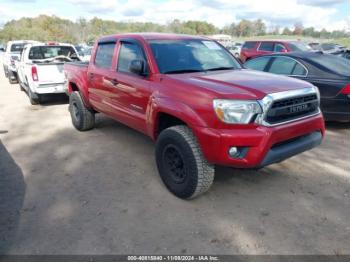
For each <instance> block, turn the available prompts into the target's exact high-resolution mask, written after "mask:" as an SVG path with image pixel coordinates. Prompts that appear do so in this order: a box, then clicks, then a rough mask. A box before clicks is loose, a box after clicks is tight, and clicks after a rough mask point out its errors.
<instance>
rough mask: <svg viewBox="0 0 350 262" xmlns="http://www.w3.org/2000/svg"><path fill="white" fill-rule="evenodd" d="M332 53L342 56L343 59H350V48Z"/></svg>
mask: <svg viewBox="0 0 350 262" xmlns="http://www.w3.org/2000/svg"><path fill="white" fill-rule="evenodd" d="M332 55H336V56H339V57H343V58H345V59H350V50H349V49H346V50H344V51H340V52H336V53H334V54H332Z"/></svg>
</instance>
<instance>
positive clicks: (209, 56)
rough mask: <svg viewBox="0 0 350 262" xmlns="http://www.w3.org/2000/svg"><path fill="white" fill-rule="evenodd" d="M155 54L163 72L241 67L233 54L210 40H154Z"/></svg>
mask: <svg viewBox="0 0 350 262" xmlns="http://www.w3.org/2000/svg"><path fill="white" fill-rule="evenodd" d="M149 44H150V46H151V49H152V52H153V55H154V57H155V59H156V61H157V65H158V68H159V71H160V72H161V73H162V74H170V73H187V72H203V71H207V70H225V69H237V68H241V66H240V64H239V63H238V62H237V60H235V59H234V58H233V57H232V55H231V54H230V53H229V52H228V51H227V50H226V49H224V48H223V47H221V46H220V45H219V44H217V43H216V42H214V41H210V40H152V41H149Z"/></svg>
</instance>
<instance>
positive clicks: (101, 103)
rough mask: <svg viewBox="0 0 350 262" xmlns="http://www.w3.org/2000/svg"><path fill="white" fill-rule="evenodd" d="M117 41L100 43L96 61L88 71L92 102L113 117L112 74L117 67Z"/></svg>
mask: <svg viewBox="0 0 350 262" xmlns="http://www.w3.org/2000/svg"><path fill="white" fill-rule="evenodd" d="M115 48H116V41H108V42H100V43H98V45H97V47H96V52H95V55H94V58H93V59H94V61H93V62H92V63H90V66H89V70H88V75H87V77H88V83H89V86H88V90H89V97H90V102H91V103H92V104H93V105H94V106H95V107H96V108H97V109H98V110H99V111H101V112H103V113H106V114H109V115H111V116H112V115H113V113H114V111H115V110H114V108H113V105H112V102H111V100H112V96H113V95H114V94H113V92H112V89H113V82H111V77H110V76H111V74H113V73H114V70H113V68H114V67H115V59H114V56H115Z"/></svg>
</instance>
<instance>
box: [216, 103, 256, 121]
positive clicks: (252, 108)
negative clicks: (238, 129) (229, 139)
mask: <svg viewBox="0 0 350 262" xmlns="http://www.w3.org/2000/svg"><path fill="white" fill-rule="evenodd" d="M213 106H214V110H215V113H216V115H217V116H218V118H219V119H220V120H221V121H223V122H225V123H228V124H249V123H251V121H252V119H253V118H254V117H255V116H256V115H257V114H261V113H262V109H261V107H260V105H259V103H258V102H257V101H253V100H225V99H215V100H214V101H213Z"/></svg>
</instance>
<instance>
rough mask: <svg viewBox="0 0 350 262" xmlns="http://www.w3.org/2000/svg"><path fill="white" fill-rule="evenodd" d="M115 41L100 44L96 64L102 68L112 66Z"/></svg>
mask: <svg viewBox="0 0 350 262" xmlns="http://www.w3.org/2000/svg"><path fill="white" fill-rule="evenodd" d="M114 48H115V43H103V44H99V45H98V47H97V51H96V58H95V65H96V66H97V67H101V68H111V67H112V60H113V53H114Z"/></svg>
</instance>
